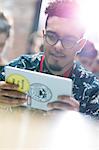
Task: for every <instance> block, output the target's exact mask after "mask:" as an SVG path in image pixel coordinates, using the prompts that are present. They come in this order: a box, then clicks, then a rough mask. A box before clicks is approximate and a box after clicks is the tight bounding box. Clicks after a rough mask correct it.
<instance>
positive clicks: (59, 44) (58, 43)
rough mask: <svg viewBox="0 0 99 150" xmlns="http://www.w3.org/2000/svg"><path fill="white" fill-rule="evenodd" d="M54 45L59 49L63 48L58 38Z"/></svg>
mask: <svg viewBox="0 0 99 150" xmlns="http://www.w3.org/2000/svg"><path fill="white" fill-rule="evenodd" d="M55 47H56V48H59V49H62V48H63V46H62V42H61V40H58V41H57V43H56V44H55Z"/></svg>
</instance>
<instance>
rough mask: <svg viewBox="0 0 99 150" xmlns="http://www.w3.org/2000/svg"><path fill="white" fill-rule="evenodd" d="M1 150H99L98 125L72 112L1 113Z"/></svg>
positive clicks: (17, 110) (24, 110)
mask: <svg viewBox="0 0 99 150" xmlns="http://www.w3.org/2000/svg"><path fill="white" fill-rule="evenodd" d="M0 150H99V122H98V121H95V120H93V119H89V118H87V117H84V116H82V115H81V114H80V113H77V112H73V111H71V112H66V113H64V114H60V115H59V114H57V115H55V114H49V113H45V112H42V111H37V110H29V109H26V108H24V107H17V108H13V109H10V108H9V109H0Z"/></svg>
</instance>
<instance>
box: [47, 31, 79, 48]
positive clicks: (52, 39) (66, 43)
mask: <svg viewBox="0 0 99 150" xmlns="http://www.w3.org/2000/svg"><path fill="white" fill-rule="evenodd" d="M44 36H45V40H46V42H47V43H48V44H49V45H51V46H54V45H55V44H56V43H57V42H58V41H59V40H60V41H61V44H62V46H63V48H64V49H67V48H68V49H70V48H73V47H74V46H75V45H76V44H78V43H79V42H80V40H81V39H79V40H78V39H77V38H76V37H73V36H64V37H63V38H61V37H60V36H59V35H58V34H57V33H55V32H52V31H46V34H45V35H44Z"/></svg>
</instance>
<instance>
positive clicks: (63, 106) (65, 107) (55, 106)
mask: <svg viewBox="0 0 99 150" xmlns="http://www.w3.org/2000/svg"><path fill="white" fill-rule="evenodd" d="M48 108H50V110H53V109H57V110H77V111H78V109H77V108H75V107H73V106H71V105H70V104H66V103H62V102H54V103H49V104H48Z"/></svg>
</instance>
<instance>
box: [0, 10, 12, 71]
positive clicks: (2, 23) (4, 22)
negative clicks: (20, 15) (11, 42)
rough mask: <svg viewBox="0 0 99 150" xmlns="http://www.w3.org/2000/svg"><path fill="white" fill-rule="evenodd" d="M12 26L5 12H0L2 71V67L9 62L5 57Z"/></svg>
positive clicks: (0, 66)
mask: <svg viewBox="0 0 99 150" xmlns="http://www.w3.org/2000/svg"><path fill="white" fill-rule="evenodd" d="M10 28H11V26H10V24H9V22H8V19H7V18H6V17H5V15H4V13H3V12H0V70H1V69H2V66H4V65H5V64H6V63H7V60H6V59H5V57H4V53H5V51H6V50H7V49H6V43H7V40H8V38H9V36H10Z"/></svg>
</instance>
